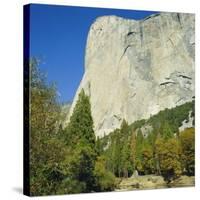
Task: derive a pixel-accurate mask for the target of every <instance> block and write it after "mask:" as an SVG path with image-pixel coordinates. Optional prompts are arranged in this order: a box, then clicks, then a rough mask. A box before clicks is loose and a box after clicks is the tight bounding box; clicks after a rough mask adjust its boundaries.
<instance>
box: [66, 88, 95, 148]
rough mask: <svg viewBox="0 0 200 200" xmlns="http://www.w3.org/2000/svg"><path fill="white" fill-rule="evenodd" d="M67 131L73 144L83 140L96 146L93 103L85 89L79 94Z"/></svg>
mask: <svg viewBox="0 0 200 200" xmlns="http://www.w3.org/2000/svg"><path fill="white" fill-rule="evenodd" d="M67 133H68V134H67V137H68V138H67V139H68V140H69V141H70V143H71V144H72V146H73V145H76V144H77V143H78V142H79V141H81V140H82V141H84V142H85V143H87V144H88V145H91V147H92V148H94V145H95V135H94V130H93V119H92V115H91V105H90V100H89V97H88V96H87V95H86V94H85V92H84V90H83V89H82V90H81V92H80V94H79V98H78V100H77V103H76V106H75V108H74V110H73V114H72V116H71V117H70V123H69V125H68V127H67Z"/></svg>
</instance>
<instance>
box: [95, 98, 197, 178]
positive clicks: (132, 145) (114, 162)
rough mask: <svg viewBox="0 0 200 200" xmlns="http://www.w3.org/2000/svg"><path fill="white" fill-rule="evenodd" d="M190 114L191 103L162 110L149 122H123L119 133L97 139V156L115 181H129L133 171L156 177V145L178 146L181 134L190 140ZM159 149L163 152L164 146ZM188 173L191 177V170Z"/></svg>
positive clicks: (192, 108) (148, 120) (192, 118)
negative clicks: (102, 156) (102, 158)
mask: <svg viewBox="0 0 200 200" xmlns="http://www.w3.org/2000/svg"><path fill="white" fill-rule="evenodd" d="M194 113H195V100H193V101H191V102H187V103H185V104H183V105H180V106H177V107H175V108H171V109H165V110H162V111H160V112H159V113H158V114H156V115H153V116H151V117H150V118H149V119H146V120H145V119H142V120H138V121H135V122H134V123H132V124H130V125H128V124H127V122H126V121H125V120H123V122H122V124H121V127H120V129H115V130H114V131H113V132H111V133H110V134H108V135H105V136H104V137H103V138H98V139H97V141H98V143H99V149H100V151H101V154H103V155H104V156H105V158H106V159H107V167H108V168H109V170H111V171H112V172H113V173H114V174H115V175H116V176H117V177H129V176H131V175H132V173H133V172H134V171H135V170H137V171H138V173H139V174H142V175H144V174H160V173H161V172H159V170H160V169H158V168H157V167H156V165H157V164H156V162H157V161H156V160H159V159H158V158H156V155H158V153H156V147H157V146H158V144H157V141H158V140H160V139H163V142H164V143H165V142H166V145H167V142H168V141H169V140H170V139H174V140H176V141H178V143H180V142H179V140H181V139H180V138H181V134H182V133H184V132H189V133H188V134H189V136H188V137H189V138H190V137H191V135H193V136H192V137H194V125H195V114H194ZM190 132H191V133H192V134H190ZM183 135H184V134H183ZM193 139H194V138H193ZM193 139H191V141H193ZM172 143H173V142H172ZM169 146H170V144H169ZM163 148H166V147H164V144H163ZM169 148H170V147H169ZM181 148H182V147H181ZM178 149H179V148H178ZM175 152H176V151H175ZM172 153H173V152H172ZM178 154H181V153H180V152H179V153H178ZM180 157H181V156H180ZM192 160H193V159H192ZM193 161H194V160H193ZM172 162H173V161H172ZM193 164H194V163H193ZM193 167H194V166H193ZM173 170H174V169H173ZM191 171H192V173H191V174H193V173H194V168H193V170H191ZM168 178H169V177H168Z"/></svg>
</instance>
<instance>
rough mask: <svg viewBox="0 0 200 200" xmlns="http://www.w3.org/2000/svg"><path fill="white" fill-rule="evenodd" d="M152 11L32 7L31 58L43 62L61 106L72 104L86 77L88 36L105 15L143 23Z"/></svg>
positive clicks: (37, 5) (54, 6)
mask: <svg viewBox="0 0 200 200" xmlns="http://www.w3.org/2000/svg"><path fill="white" fill-rule="evenodd" d="M154 13H155V12H150V11H133V10H119V9H102V8H85V7H71V6H56V5H42V4H32V5H31V9H30V33H31V35H30V54H31V56H35V57H38V58H39V59H41V64H40V68H41V69H42V70H43V71H45V72H47V78H48V81H49V82H52V81H54V82H56V84H57V88H58V93H59V94H60V101H61V102H68V101H72V100H73V97H74V95H75V92H76V89H77V88H78V86H79V83H80V81H81V78H82V76H83V73H84V56H85V46H86V40H87V34H88V31H89V28H90V25H91V24H92V23H93V22H94V20H95V19H96V18H97V17H99V16H103V15H117V16H121V17H124V18H129V19H142V18H145V17H147V16H148V15H151V14H154Z"/></svg>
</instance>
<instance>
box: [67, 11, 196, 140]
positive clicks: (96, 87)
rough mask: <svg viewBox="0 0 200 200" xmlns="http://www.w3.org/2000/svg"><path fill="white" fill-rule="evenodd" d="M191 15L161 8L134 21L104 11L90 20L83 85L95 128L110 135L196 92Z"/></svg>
mask: <svg viewBox="0 0 200 200" xmlns="http://www.w3.org/2000/svg"><path fill="white" fill-rule="evenodd" d="M194 20H195V17H194V15H193V14H177V13H162V14H156V15H152V16H150V17H148V18H146V19H143V20H140V21H135V20H129V19H123V18H120V17H117V16H103V17H100V18H97V20H96V21H95V22H94V23H93V24H92V26H91V28H90V31H89V34H88V39H87V47H86V55H85V73H84V76H83V78H82V81H81V84H80V86H79V88H78V90H77V93H76V96H75V98H74V101H73V104H72V107H71V109H70V113H69V115H68V119H67V120H66V124H67V122H68V120H69V116H70V115H71V114H72V112H73V108H74V106H75V103H76V100H77V97H78V94H79V92H80V90H81V88H84V90H85V92H86V94H88V95H89V96H90V100H91V109H92V115H93V119H94V126H95V127H94V128H95V133H96V135H98V136H103V135H104V133H105V134H108V133H109V132H110V131H112V130H114V129H115V128H118V127H119V126H120V124H121V122H122V119H126V120H127V121H128V122H129V123H131V122H134V121H135V120H138V119H142V118H148V117H149V116H150V115H153V114H156V113H157V112H159V111H160V110H163V109H164V108H171V107H175V106H176V105H180V104H183V103H185V102H187V101H191V100H192V97H193V96H194V70H195V69H194V56H195V50H194V48H195V38H194V26H195V22H194Z"/></svg>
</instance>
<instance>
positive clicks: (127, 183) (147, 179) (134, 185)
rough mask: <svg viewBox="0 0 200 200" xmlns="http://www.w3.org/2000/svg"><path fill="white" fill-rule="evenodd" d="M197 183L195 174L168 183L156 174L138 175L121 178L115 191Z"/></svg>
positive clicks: (185, 185)
mask: <svg viewBox="0 0 200 200" xmlns="http://www.w3.org/2000/svg"><path fill="white" fill-rule="evenodd" d="M194 185H195V178H194V176H191V177H188V176H181V177H180V178H179V179H177V180H175V181H173V182H171V183H170V184H167V183H166V182H165V181H164V180H163V177H161V176H155V175H145V176H137V177H131V178H125V179H121V180H120V181H119V185H118V187H117V188H116V190H115V191H129V190H138V189H158V188H172V187H189V186H194Z"/></svg>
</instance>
